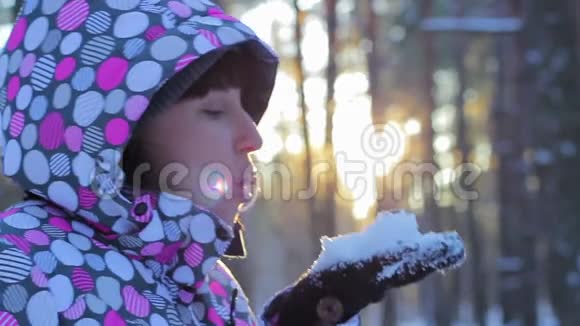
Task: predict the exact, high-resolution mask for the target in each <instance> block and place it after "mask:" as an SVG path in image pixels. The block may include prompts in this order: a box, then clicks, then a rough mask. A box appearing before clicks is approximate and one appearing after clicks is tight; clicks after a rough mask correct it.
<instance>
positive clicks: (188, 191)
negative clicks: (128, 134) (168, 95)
mask: <svg viewBox="0 0 580 326" xmlns="http://www.w3.org/2000/svg"><path fill="white" fill-rule="evenodd" d="M143 128H144V130H143V137H142V141H144V142H145V144H144V148H146V149H147V152H148V153H147V154H146V156H147V157H149V158H150V160H151V162H149V163H150V164H151V167H152V172H153V173H151V174H150V175H151V176H153V177H154V178H155V180H153V182H157V184H156V185H155V186H157V187H158V188H157V189H161V190H162V191H167V192H171V193H174V194H177V195H179V196H183V197H187V198H190V199H192V201H193V202H194V203H196V204H198V205H201V206H203V207H206V208H208V209H210V210H211V211H212V212H214V213H215V214H217V215H218V216H220V217H221V218H222V219H224V220H225V221H226V222H229V223H232V222H233V220H234V217H235V216H236V213H237V211H238V206H239V205H240V204H241V203H243V202H246V201H248V200H249V196H248V188H247V187H248V186H249V185H251V184H252V183H254V184H255V172H254V167H253V165H252V163H251V161H250V158H249V156H248V154H249V153H250V152H252V151H255V150H257V149H259V148H260V147H261V146H262V138H261V136H260V135H259V133H258V130H257V129H256V124H255V123H254V121H253V120H252V119H251V117H250V116H249V115H248V113H247V112H246V111H245V110H244V108H243V107H242V104H241V100H240V90H239V89H238V88H228V89H226V90H212V91H210V92H209V93H208V95H207V96H205V97H203V98H195V99H185V100H182V101H181V102H178V103H177V104H175V105H173V106H172V107H170V108H168V109H167V110H164V111H163V112H161V113H159V114H158V115H156V116H155V117H154V118H152V119H150V120H149V121H147V122H145V124H144V125H143ZM216 172H217V173H216ZM151 182H152V178H151V177H149V178H147V179H146V183H147V184H148V185H149V186H151ZM244 186H245V187H244ZM250 188H251V187H250ZM244 189H245V190H244Z"/></svg>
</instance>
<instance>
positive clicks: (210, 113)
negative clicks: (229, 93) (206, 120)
mask: <svg viewBox="0 0 580 326" xmlns="http://www.w3.org/2000/svg"><path fill="white" fill-rule="evenodd" d="M203 113H204V114H206V115H208V116H209V117H210V118H219V117H220V116H221V115H222V114H223V113H224V111H219V110H203Z"/></svg>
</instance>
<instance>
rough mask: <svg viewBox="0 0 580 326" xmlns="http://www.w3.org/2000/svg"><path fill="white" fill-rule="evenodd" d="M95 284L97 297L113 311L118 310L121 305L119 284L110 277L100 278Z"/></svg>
mask: <svg viewBox="0 0 580 326" xmlns="http://www.w3.org/2000/svg"><path fill="white" fill-rule="evenodd" d="M96 283H97V293H98V296H99V297H101V299H103V301H104V302H105V303H106V304H108V305H109V306H111V307H112V308H113V309H115V310H119V308H121V306H122V305H123V298H121V285H120V284H119V282H118V281H117V280H115V279H114V278H112V277H108V276H100V277H99V278H97V282H96Z"/></svg>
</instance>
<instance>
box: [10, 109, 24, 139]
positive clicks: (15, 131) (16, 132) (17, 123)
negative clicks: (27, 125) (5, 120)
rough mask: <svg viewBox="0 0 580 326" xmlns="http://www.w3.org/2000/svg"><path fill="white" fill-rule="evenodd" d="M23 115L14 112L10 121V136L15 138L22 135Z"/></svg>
mask: <svg viewBox="0 0 580 326" xmlns="http://www.w3.org/2000/svg"><path fill="white" fill-rule="evenodd" d="M24 118H25V117H24V113H22V112H16V113H14V115H13V116H12V119H11V120H10V136H12V137H14V138H16V137H18V136H20V134H21V133H22V129H24Z"/></svg>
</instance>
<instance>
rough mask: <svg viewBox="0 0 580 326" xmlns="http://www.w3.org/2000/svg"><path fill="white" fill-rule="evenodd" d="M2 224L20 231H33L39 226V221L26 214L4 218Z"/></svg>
mask: <svg viewBox="0 0 580 326" xmlns="http://www.w3.org/2000/svg"><path fill="white" fill-rule="evenodd" d="M4 223H6V224H8V225H10V226H11V227H13V228H15V229H20V230H30V229H34V228H37V227H38V226H39V225H40V221H39V220H38V219H37V218H36V217H34V216H32V215H30V214H26V213H16V214H12V215H10V216H8V217H6V218H4Z"/></svg>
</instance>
